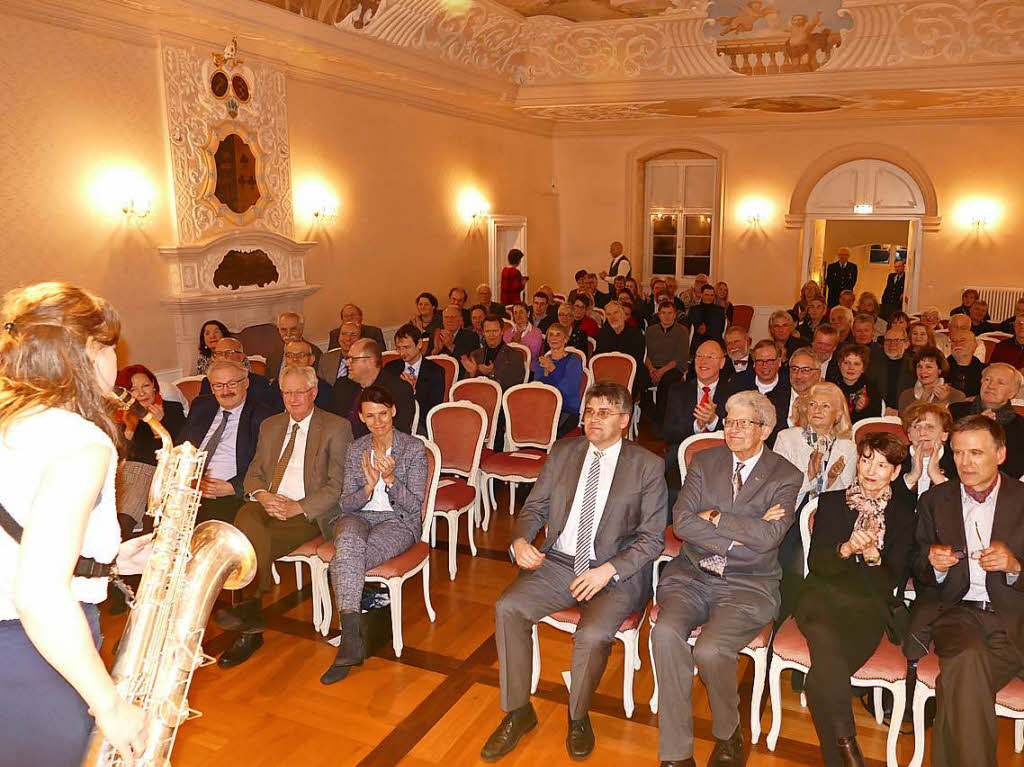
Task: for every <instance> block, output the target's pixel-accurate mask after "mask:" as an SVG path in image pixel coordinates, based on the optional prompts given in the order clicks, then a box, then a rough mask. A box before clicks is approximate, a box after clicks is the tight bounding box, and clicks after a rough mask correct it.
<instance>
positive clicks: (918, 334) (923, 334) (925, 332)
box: [907, 322, 938, 354]
mask: <svg viewBox="0 0 1024 767" xmlns="http://www.w3.org/2000/svg"><path fill="white" fill-rule="evenodd" d="M907 336H908V337H909V338H910V353H911V354H917V353H918V352H919V351H921V349H924V348H925V347H926V346H930V347H932V348H936V349H937V348H938V347H937V346H936V345H935V332H934V331H933V330H932V329H931V328H930V327H928V326H927V325H925V324H924V323H923V322H912V323H911V324H910V328H909V329H908V330H907Z"/></svg>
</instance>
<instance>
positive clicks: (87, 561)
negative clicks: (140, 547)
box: [0, 503, 111, 578]
mask: <svg viewBox="0 0 1024 767" xmlns="http://www.w3.org/2000/svg"><path fill="white" fill-rule="evenodd" d="M0 528H3V530H4V532H5V533H7V534H8V535H9V536H11V537H12V538H13V539H14V540H15V541H16V542H17V543H21V534H22V533H23V532H24V528H23V527H22V526H21V525H19V524H18V522H17V520H15V519H14V517H12V516H11V515H10V512H8V511H7V509H5V508H4V505H3V504H2V503H0ZM110 569H111V566H110V564H109V563H104V562H97V561H96V560H95V559H92V558H91V557H79V558H78V561H77V562H76V563H75V569H74V570H73V571H72V573H71V574H72V575H74V576H76V577H78V578H108V577H109V576H110Z"/></svg>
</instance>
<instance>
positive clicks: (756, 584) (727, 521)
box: [665, 445, 802, 599]
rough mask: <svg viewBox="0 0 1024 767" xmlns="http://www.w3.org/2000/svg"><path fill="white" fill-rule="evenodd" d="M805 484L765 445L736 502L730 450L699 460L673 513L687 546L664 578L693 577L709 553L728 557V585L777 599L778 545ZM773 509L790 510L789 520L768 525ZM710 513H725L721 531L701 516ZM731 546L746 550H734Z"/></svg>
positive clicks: (719, 449)
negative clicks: (766, 516)
mask: <svg viewBox="0 0 1024 767" xmlns="http://www.w3.org/2000/svg"><path fill="white" fill-rule="evenodd" d="M801 479H802V477H801V475H800V470H799V469H797V468H796V467H795V466H794V465H793V464H791V463H790V462H789V461H787V460H786V459H785V458H782V457H781V456H779V455H777V454H775V453H773V452H772V451H771V450H769V449H768V446H767V445H765V446H764V449H763V451H762V452H761V457H760V458H759V459H758V461H757V464H756V465H755V466H754V469H753V471H752V472H751V473H750V476H749V477H748V478H747V481H746V482H745V483H744V485H743V489H742V490H740V493H739V495H738V496H737V497H736V500H735V501H734V500H733V498H732V452H731V451H730V450H729V448H728V447H727V446H725V445H721V446H719V447H713V448H709V449H707V450H703V451H701V452H700V453H698V454H697V455H695V456H694V457H693V460H692V461H691V462H690V465H689V467H688V468H687V471H686V481H685V482H684V483H683V489H682V490H681V491H680V493H679V497H678V498H677V499H676V505H675V508H674V509H672V517H673V520H672V527H673V530H674V531H675V534H676V535H677V536H678V537H679V539H680V540H682V541H683V542H684V543H683V548H682V551H681V552H680V554H679V556H678V557H676V558H675V559H674V560H672V561H671V562H669V563H668V565H667V566H666V568H665V577H668V576H670V575H672V574H676V573H690V574H692V573H693V571H694V570H697V568H696V565H697V563H698V562H699V561H700V560H701V559H703V558H704V557H706V556H708V555H709V554H711V553H714V554H722V555H725V556H727V557H728V564H727V565H726V569H725V578H726V580H733V579H734V578H735V579H736V580H737V581H739V580H740V579H742V580H743V582H744V585H745V586H747V587H753V588H755V589H758V590H762V591H764V593H765V594H767V595H769V596H772V597H773V598H775V599H777V594H778V588H779V580H780V579H781V578H782V568H781V567H779V551H778V550H779V544H781V543H782V539H783V538H784V537H785V535H786V532H787V531H788V530H789V528H790V526H791V525H792V524H793V521H794V519H795V518H796V496H797V493H798V492H799V491H800V482H801ZM775 504H780V505H781V506H782V507H783V508H784V509H785V510H786V516H785V517H783V518H782V519H780V520H777V521H775V522H766V521H764V520H763V519H762V517H763V516H764V513H765V512H766V511H767V510H768V509H769V508H771V507H772V506H774V505H775ZM707 509H718V510H719V511H720V512H721V513H722V514H721V517H720V519H719V522H718V527H715V526H714V525H713V524H712V523H711V522H708V521H706V520H704V519H701V518H700V517H699V516H697V515H698V514H699V513H700V512H702V511H705V510H707ZM733 541H737V542H739V543H742V544H743V545H742V546H734V547H733V548H732V550H731V551H730V550H729V545H730V544H731V543H732V542H733ZM697 572H701V571H699V570H697ZM709 577H714V576H709Z"/></svg>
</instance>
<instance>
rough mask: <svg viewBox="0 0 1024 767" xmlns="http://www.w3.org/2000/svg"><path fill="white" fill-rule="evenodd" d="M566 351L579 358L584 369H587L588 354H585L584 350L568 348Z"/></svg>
mask: <svg viewBox="0 0 1024 767" xmlns="http://www.w3.org/2000/svg"><path fill="white" fill-rule="evenodd" d="M565 350H566V351H567V352H569V353H570V354H575V355H576V356H577V357H579V358H580V362H581V363H583V368H584V369H586V367H587V355H586V352H584V351H583V350H582V349H577V348H576V347H575V346H566V347H565Z"/></svg>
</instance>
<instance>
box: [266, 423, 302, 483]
mask: <svg viewBox="0 0 1024 767" xmlns="http://www.w3.org/2000/svg"><path fill="white" fill-rule="evenodd" d="M298 433H299V425H298V424H297V423H296V424H292V436H291V437H290V438H289V439H288V444H287V445H285V448H284V452H283V453H281V457H280V458H278V459H277V465H276V466H275V467H274V477H273V479H271V480H270V488H269V491H270V492H271V493H276V492H277V489H278V488H279V487H281V480H282V479H284V473H285V470H287V468H288V462H289V461H291V459H292V453H293V452H295V435H296V434H298Z"/></svg>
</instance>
